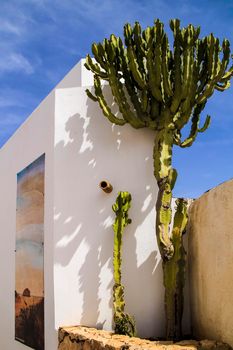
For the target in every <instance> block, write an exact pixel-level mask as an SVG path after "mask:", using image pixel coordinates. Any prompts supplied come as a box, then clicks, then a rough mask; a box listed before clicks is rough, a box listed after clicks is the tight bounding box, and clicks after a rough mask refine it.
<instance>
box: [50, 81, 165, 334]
mask: <svg viewBox="0 0 233 350" xmlns="http://www.w3.org/2000/svg"><path fill="white" fill-rule="evenodd" d="M64 90H65V89H64ZM67 90H69V89H67ZM70 90H71V89H70ZM106 92H107V93H108V87H106ZM81 97H82V96H81ZM81 97H80V98H81ZM83 99H84V96H83ZM86 101H87V102H86V103H87V105H86V113H85V116H84V113H83V112H82V111H80V110H79V106H78V103H77V104H76V105H77V107H75V108H76V113H69V114H68V113H67V116H66V119H65V120H66V122H65V124H64V126H63V127H64V130H63V132H64V139H60V140H59V141H57V144H56V146H55V222H54V225H55V228H54V231H55V263H56V268H55V269H56V270H55V271H56V272H55V275H56V273H58V274H59V278H61V279H63V286H64V287H63V288H64V290H63V291H61V292H60V294H59V295H60V298H61V300H57V302H60V303H62V302H64V300H63V299H64V298H65V299H68V300H69V299H70V300H71V302H68V303H67V306H66V315H67V320H64V319H61V320H60V321H61V324H71V323H73V324H77V323H81V324H86V325H89V326H97V327H99V328H102V327H104V328H106V329H110V328H111V327H112V324H111V320H112V286H113V278H112V255H113V230H112V223H113V219H114V214H113V212H112V209H111V206H112V204H113V203H114V201H115V198H116V196H117V193H118V191H120V190H127V191H129V192H130V193H131V194H132V198H133V200H132V209H131V210H130V212H129V216H130V217H131V218H132V224H131V225H130V226H129V227H128V228H127V229H126V231H125V234H124V237H123V270H122V281H123V284H124V286H125V299H126V311H128V312H129V313H130V314H132V315H135V318H136V322H137V328H138V333H139V335H142V336H146V337H150V336H158V335H159V333H160V334H161V332H162V330H163V328H164V325H163V323H164V319H163V287H162V273H161V265H160V259H159V257H158V255H157V253H156V252H155V250H156V240H155V233H154V220H155V213H154V203H155V200H156V193H157V192H156V191H157V185H156V183H155V180H154V177H153V168H152V148H151V144H152V140H153V133H152V132H150V131H149V130H143V131H142V132H138V131H136V130H133V129H132V128H130V127H128V126H125V127H124V128H120V127H117V126H114V127H113V126H112V125H111V124H110V123H109V122H108V121H107V120H105V119H104V118H103V116H102V115H101V112H100V111H99V110H98V109H97V108H96V105H95V104H94V103H93V102H92V101H90V100H87V98H86ZM75 108H74V109H75ZM103 179H106V180H108V181H110V182H111V183H112V185H113V192H112V193H111V194H109V195H107V194H105V193H103V192H102V191H101V190H100V189H99V187H98V184H99V182H100V181H101V180H103ZM65 267H66V268H65ZM68 271H69V272H68ZM57 276H58V275H57ZM70 281H71V283H70ZM62 296H63V297H62ZM55 302H56V301H55ZM158 315H159V317H158ZM145 320H146V322H145Z"/></svg>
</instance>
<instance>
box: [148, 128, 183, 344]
mask: <svg viewBox="0 0 233 350" xmlns="http://www.w3.org/2000/svg"><path fill="white" fill-rule="evenodd" d="M172 146H173V140H172V137H170V135H169V131H162V132H160V133H158V134H157V135H156V138H155V145H154V160H155V161H154V174H155V177H156V180H157V183H158V187H159V193H158V198H157V202H156V237H157V242H158V246H159V250H160V254H161V257H162V260H163V282H164V287H165V299H164V300H165V313H166V338H167V339H169V340H179V339H180V338H181V336H182V315H183V299H184V298H183V289H184V284H185V263H186V252H185V250H184V247H183V238H182V236H183V233H184V232H185V228H186V224H187V202H186V201H185V200H184V199H177V200H176V205H177V208H176V213H175V216H174V224H173V229H172V232H171V234H170V224H171V218H172V207H171V203H172V189H173V187H174V185H175V181H176V175H177V174H176V171H175V169H173V168H172V166H171V158H172ZM158 160H159V161H158Z"/></svg>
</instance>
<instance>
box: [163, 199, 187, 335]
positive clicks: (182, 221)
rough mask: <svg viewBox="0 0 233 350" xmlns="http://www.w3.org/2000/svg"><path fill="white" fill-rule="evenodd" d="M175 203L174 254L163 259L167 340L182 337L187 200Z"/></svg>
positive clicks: (179, 200) (178, 200) (172, 238)
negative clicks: (184, 237)
mask: <svg viewBox="0 0 233 350" xmlns="http://www.w3.org/2000/svg"><path fill="white" fill-rule="evenodd" d="M176 204H177V209H176V213H175V218H174V226H173V230H172V237H171V240H172V243H173V247H174V254H173V257H172V258H171V259H169V260H163V277H164V287H165V311H166V338H167V339H168V340H179V339H180V338H181V337H182V315H183V304H184V293H183V290H184V285H185V270H186V252H185V249H184V246H183V238H182V237H183V234H184V231H185V228H186V224H187V202H186V201H185V200H184V199H177V201H176Z"/></svg>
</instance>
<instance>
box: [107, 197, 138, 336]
mask: <svg viewBox="0 0 233 350" xmlns="http://www.w3.org/2000/svg"><path fill="white" fill-rule="evenodd" d="M130 206H131V194H130V193H129V192H122V191H121V192H119V193H118V196H117V199H116V202H115V204H113V206H112V209H113V211H114V212H115V215H116V218H115V221H114V224H113V231H114V250H113V270H114V273H113V276H114V286H113V309H114V322H115V332H116V333H117V334H125V335H129V336H135V334H136V328H135V322H134V319H133V318H132V317H131V316H130V315H129V314H126V313H125V311H124V310H125V301H124V287H123V285H122V284H121V264H122V237H123V232H124V229H125V227H126V226H127V225H128V224H130V223H131V219H129V217H128V210H129V209H130Z"/></svg>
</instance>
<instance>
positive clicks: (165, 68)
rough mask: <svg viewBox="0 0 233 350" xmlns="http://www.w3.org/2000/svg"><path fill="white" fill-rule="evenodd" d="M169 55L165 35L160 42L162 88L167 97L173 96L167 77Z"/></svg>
mask: <svg viewBox="0 0 233 350" xmlns="http://www.w3.org/2000/svg"><path fill="white" fill-rule="evenodd" d="M169 57H170V51H169V45H168V38H167V36H166V35H164V37H163V42H162V62H161V64H162V76H163V89H164V92H165V95H167V96H168V97H171V96H173V91H172V87H171V81H170V77H169V68H168V64H169Z"/></svg>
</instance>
